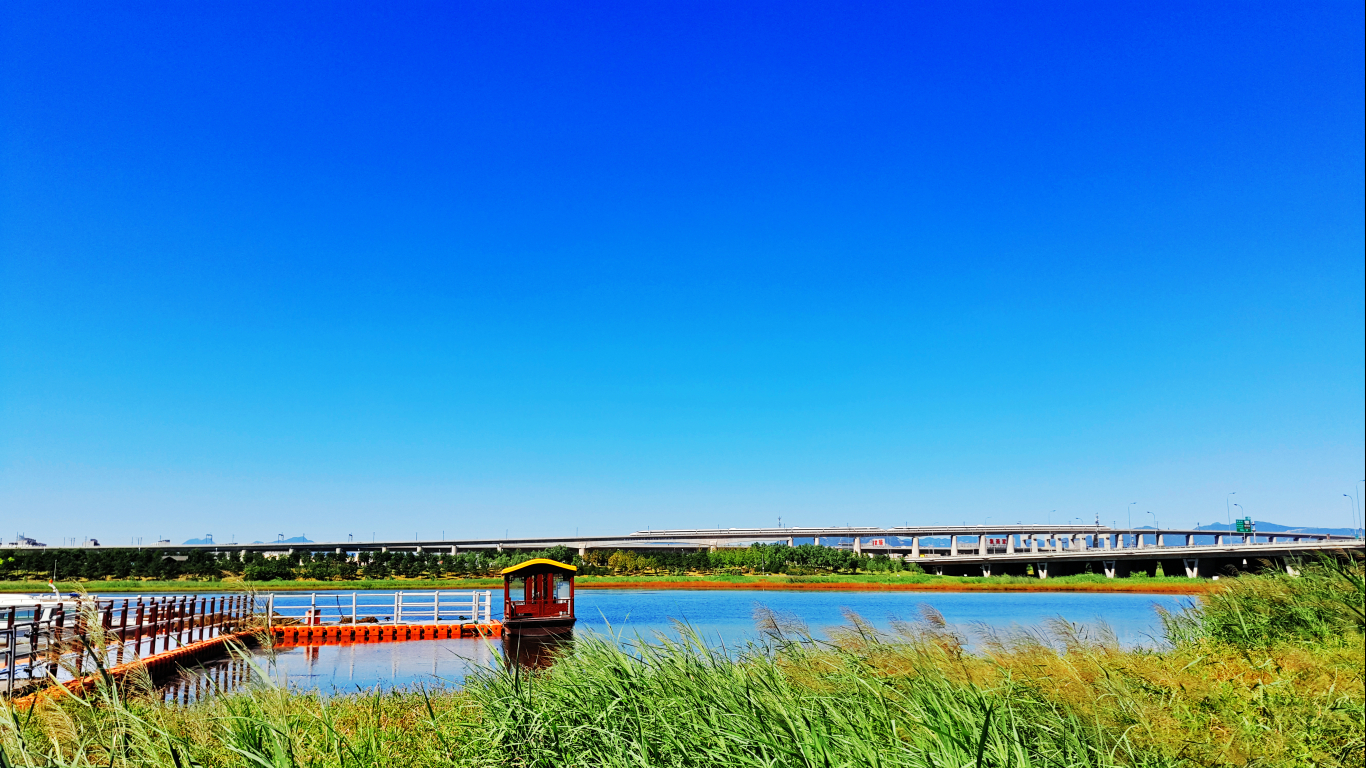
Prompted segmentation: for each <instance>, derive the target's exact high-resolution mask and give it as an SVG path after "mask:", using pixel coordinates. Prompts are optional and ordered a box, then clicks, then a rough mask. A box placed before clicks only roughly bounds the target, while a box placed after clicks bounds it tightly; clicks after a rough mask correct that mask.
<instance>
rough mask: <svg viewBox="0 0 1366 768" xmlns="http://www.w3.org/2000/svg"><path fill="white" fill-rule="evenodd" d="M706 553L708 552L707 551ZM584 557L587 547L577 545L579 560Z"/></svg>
mask: <svg viewBox="0 0 1366 768" xmlns="http://www.w3.org/2000/svg"><path fill="white" fill-rule="evenodd" d="M708 551H710V550H708ZM585 557H588V545H587V544H580V545H579V559H580V560H582V559H583V558H585Z"/></svg>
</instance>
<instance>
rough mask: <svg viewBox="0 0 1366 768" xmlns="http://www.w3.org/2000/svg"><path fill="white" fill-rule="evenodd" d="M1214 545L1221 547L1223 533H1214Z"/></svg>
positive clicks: (1222, 544)
mask: <svg viewBox="0 0 1366 768" xmlns="http://www.w3.org/2000/svg"><path fill="white" fill-rule="evenodd" d="M1214 546H1216V547H1222V546H1224V534H1222V533H1216V534H1214Z"/></svg>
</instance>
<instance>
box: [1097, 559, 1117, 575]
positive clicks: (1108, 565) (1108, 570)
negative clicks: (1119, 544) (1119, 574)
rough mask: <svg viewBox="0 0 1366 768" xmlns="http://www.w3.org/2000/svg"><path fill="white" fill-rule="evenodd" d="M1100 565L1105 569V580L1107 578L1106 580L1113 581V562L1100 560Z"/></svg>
mask: <svg viewBox="0 0 1366 768" xmlns="http://www.w3.org/2000/svg"><path fill="white" fill-rule="evenodd" d="M1100 565H1101V567H1102V568H1104V569H1105V578H1107V579H1113V578H1114V577H1115V561H1114V560H1101V561H1100Z"/></svg>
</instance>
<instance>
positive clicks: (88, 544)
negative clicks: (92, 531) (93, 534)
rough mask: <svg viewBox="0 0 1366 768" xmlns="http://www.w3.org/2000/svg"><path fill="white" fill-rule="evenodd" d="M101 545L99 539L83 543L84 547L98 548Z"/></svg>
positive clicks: (87, 540)
mask: <svg viewBox="0 0 1366 768" xmlns="http://www.w3.org/2000/svg"><path fill="white" fill-rule="evenodd" d="M99 545H100V540H99V539H86V540H85V541H83V542H81V546H82V547H98V546H99Z"/></svg>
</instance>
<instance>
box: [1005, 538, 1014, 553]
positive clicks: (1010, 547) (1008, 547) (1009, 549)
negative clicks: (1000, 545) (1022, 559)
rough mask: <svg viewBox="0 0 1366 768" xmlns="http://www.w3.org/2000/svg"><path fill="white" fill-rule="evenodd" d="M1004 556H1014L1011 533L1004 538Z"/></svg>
mask: <svg viewBox="0 0 1366 768" xmlns="http://www.w3.org/2000/svg"><path fill="white" fill-rule="evenodd" d="M1006 554H1007V555H1013V554H1015V534H1013V533H1012V534H1010V535H1009V536H1007V537H1006Z"/></svg>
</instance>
